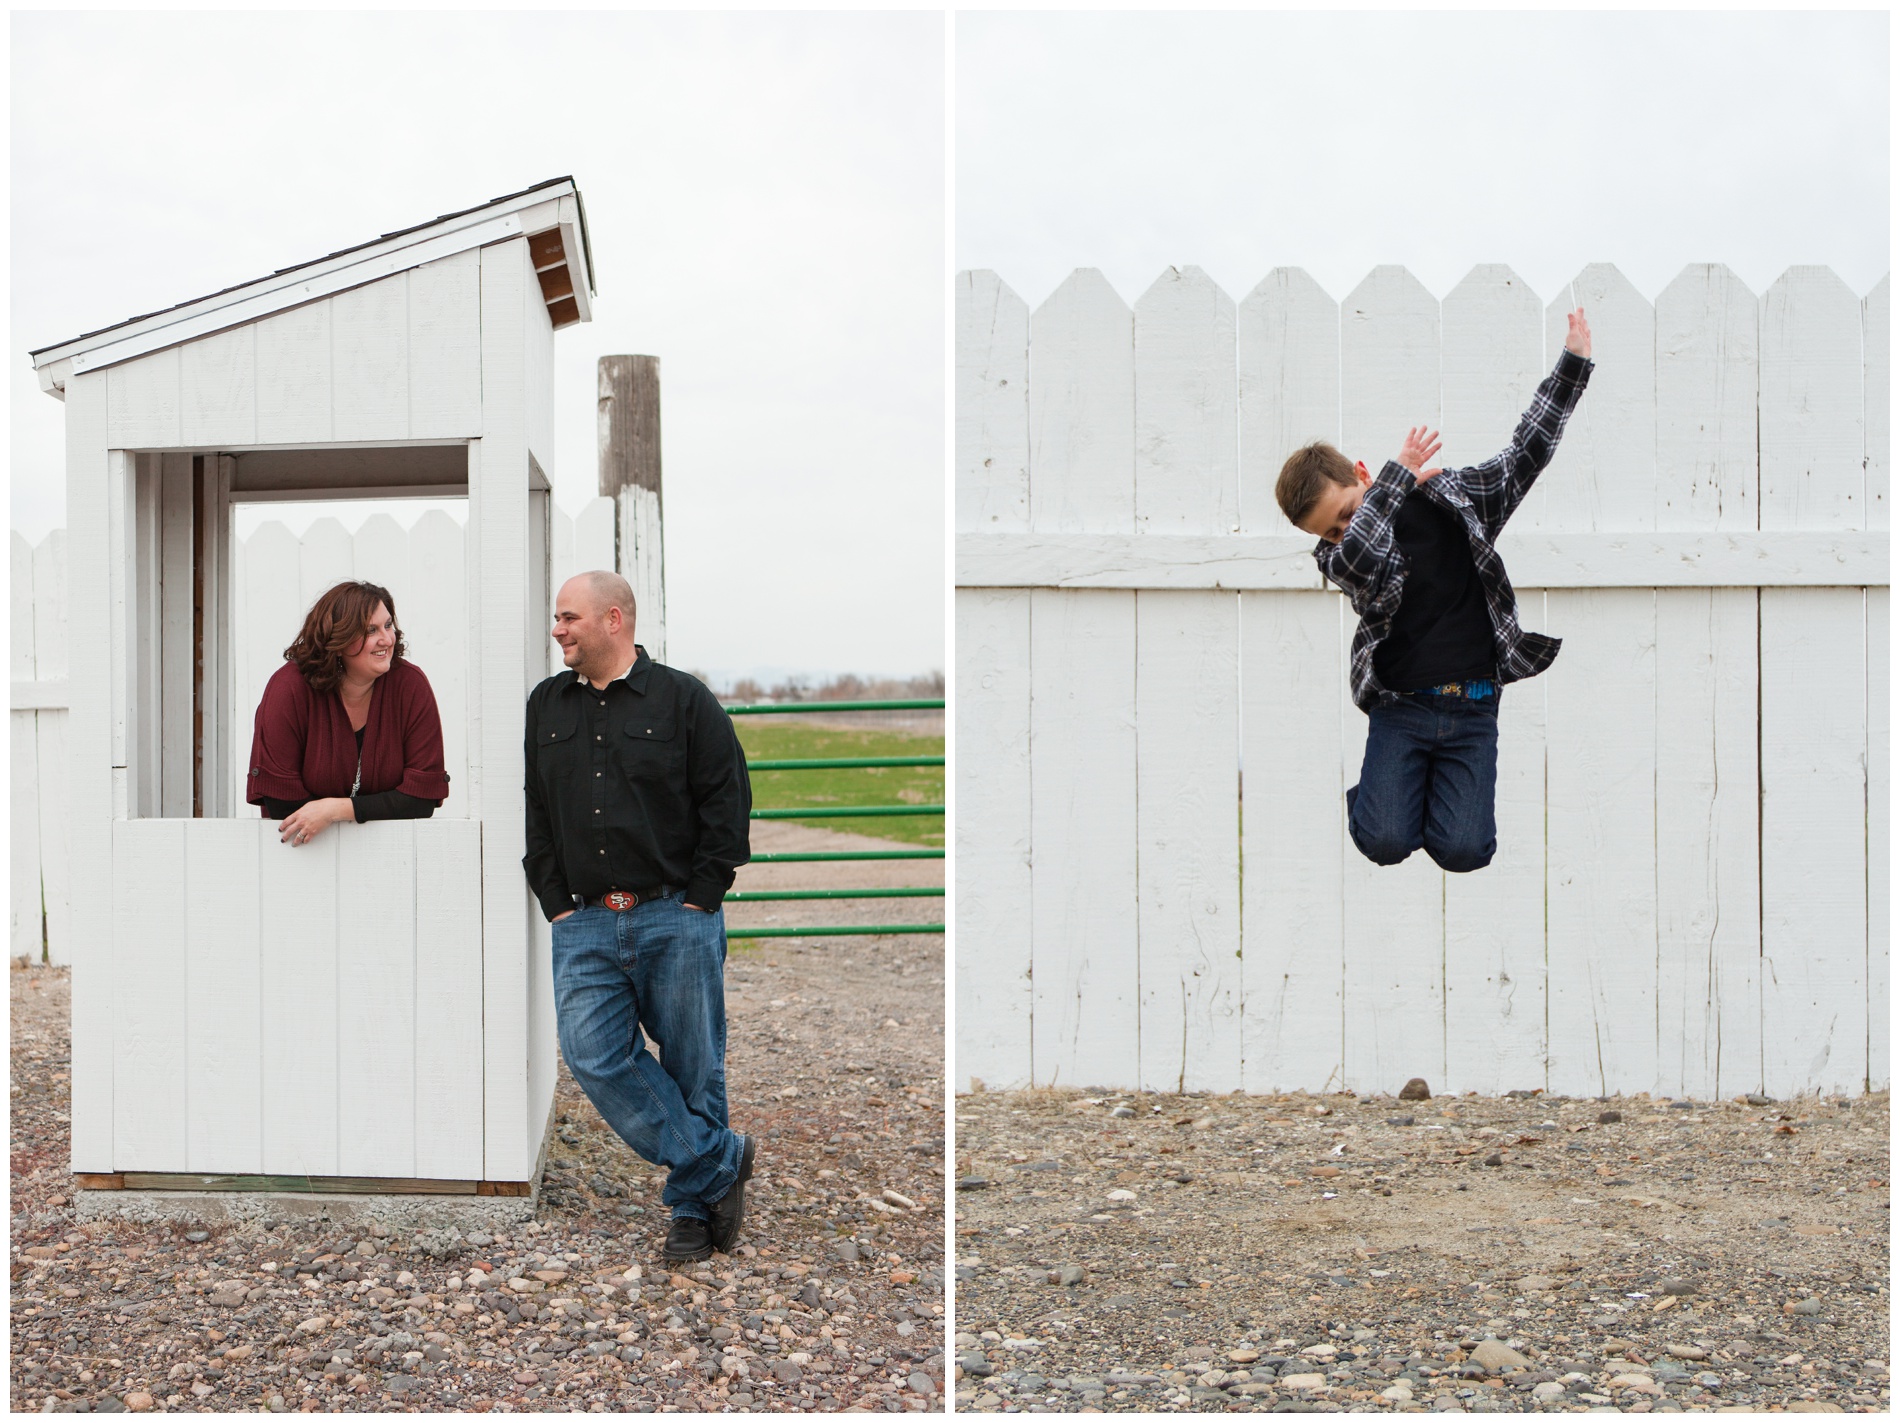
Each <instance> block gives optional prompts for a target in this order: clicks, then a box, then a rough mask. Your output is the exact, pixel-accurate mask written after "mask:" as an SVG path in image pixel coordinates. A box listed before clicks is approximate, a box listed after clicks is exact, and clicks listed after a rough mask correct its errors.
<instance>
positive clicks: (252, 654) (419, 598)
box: [9, 498, 614, 963]
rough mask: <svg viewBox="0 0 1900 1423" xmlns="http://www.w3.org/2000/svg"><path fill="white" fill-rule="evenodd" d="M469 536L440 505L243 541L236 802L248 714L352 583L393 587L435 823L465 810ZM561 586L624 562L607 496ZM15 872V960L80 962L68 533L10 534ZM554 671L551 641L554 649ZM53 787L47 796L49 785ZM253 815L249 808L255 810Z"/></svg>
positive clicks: (564, 567)
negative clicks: (415, 685) (403, 517)
mask: <svg viewBox="0 0 1900 1423" xmlns="http://www.w3.org/2000/svg"><path fill="white" fill-rule="evenodd" d="M463 532H464V526H463V525H462V524H461V523H460V522H458V521H457V520H456V519H454V518H452V517H451V516H450V515H448V514H447V513H444V512H443V511H441V510H439V509H437V510H431V511H429V512H428V513H425V514H423V515H422V516H421V517H420V518H418V519H416V520H415V522H414V523H413V524H412V525H411V526H410V527H408V528H404V527H403V526H402V525H400V524H398V523H397V522H396V520H395V519H393V518H391V517H390V516H389V515H388V514H373V515H371V516H370V517H369V518H368V519H366V520H364V521H363V523H362V525H361V526H360V527H359V528H358V529H357V530H356V531H355V532H354V533H353V534H352V533H351V532H350V530H348V529H347V528H345V527H344V526H343V524H342V523H341V522H339V521H338V520H337V519H334V518H320V519H317V520H315V521H313V522H312V523H311V524H310V525H309V527H308V528H306V529H305V530H304V532H303V534H302V536H301V537H299V536H298V535H296V534H293V533H292V532H291V531H290V529H289V528H287V527H286V526H285V525H284V524H282V523H280V522H278V521H276V520H270V521H267V522H265V523H263V524H261V525H259V526H258V527H257V529H255V530H254V531H253V532H252V533H251V535H250V536H249V537H248V538H243V539H239V540H237V542H236V546H235V549H234V557H233V559H232V580H233V583H234V586H235V587H236V589H237V595H236V600H235V608H234V626H233V628H232V639H231V645H232V651H233V663H234V670H233V678H232V681H233V687H234V701H233V711H234V712H235V718H236V719H235V720H234V721H233V723H232V725H233V726H234V728H236V736H235V742H236V745H237V746H238V748H239V750H238V757H237V764H236V765H235V767H234V776H233V785H232V787H231V803H232V804H233V805H240V806H241V805H243V804H244V784H243V782H244V772H245V769H246V767H248V765H249V764H250V756H249V752H250V738H251V728H252V715H253V713H254V712H255V710H256V707H257V703H258V699H259V698H260V697H261V696H262V695H263V690H264V683H265V682H266V681H267V680H269V678H270V675H271V673H273V672H274V671H276V670H277V668H278V667H279V666H281V665H282V663H283V658H284V649H285V648H286V647H287V646H289V644H290V642H291V640H292V639H293V638H295V637H296V635H297V629H298V628H299V627H300V626H302V623H303V616H304V614H305V612H307V611H308V610H309V608H310V605H311V604H312V603H314V602H315V601H316V599H317V597H318V595H319V594H321V593H322V592H323V591H324V590H325V589H328V588H330V587H332V586H333V585H335V584H336V583H338V582H340V581H342V580H343V579H346V578H362V579H367V580H369V581H370V582H372V583H379V584H381V585H382V586H384V587H385V588H388V589H389V591H390V593H391V595H392V596H393V597H394V598H395V599H396V604H397V615H398V619H399V621H400V622H401V624H402V629H403V636H404V639H405V640H406V642H407V645H408V652H409V657H410V660H411V661H413V662H414V663H415V664H416V665H417V666H418V667H420V668H421V669H422V670H423V671H424V672H425V673H427V674H428V678H429V682H430V684H431V686H433V687H434V689H435V695H436V701H437V703H438V705H439V706H440V708H441V711H442V740H443V751H444V756H445V760H446V762H447V769H448V772H449V798H448V799H447V800H446V801H445V802H444V803H443V805H442V807H441V808H440V809H439V810H437V811H436V816H437V818H453V817H459V816H461V815H463V814H464V812H463V811H462V810H461V808H460V807H459V806H458V803H457V798H456V794H455V792H456V787H457V786H458V785H459V784H463V783H464V777H463V771H464V768H465V767H466V765H467V748H466V737H467V720H466V718H465V716H464V715H463V709H464V703H465V699H466V695H467V686H466V677H467V666H468V646H467V640H466V636H465V629H466V628H467V625H468V624H467V617H466V613H465V606H464V605H465V603H466V586H465V583H464V579H463V564H462V556H463ZM549 542H550V549H549V558H550V566H551V569H552V574H553V578H552V586H553V587H556V588H558V587H559V586H560V584H561V582H562V581H563V580H564V579H566V578H567V577H569V576H570V575H571V574H573V573H575V572H577V571H579V570H581V569H587V568H612V567H613V566H614V504H613V501H612V500H611V499H605V498H597V499H593V500H591V501H589V502H588V503H587V504H585V505H583V506H582V507H581V509H580V510H579V511H578V512H577V513H575V514H574V515H572V516H571V517H570V516H569V515H568V514H567V513H565V512H564V511H562V510H561V509H559V508H556V509H554V510H553V511H552V519H551V527H550V529H549ZM12 549H13V563H12V575H13V587H12V595H13V622H12V634H13V649H12V659H13V660H12V702H11V705H12V735H13V747H12V775H13V802H12V809H13V819H12V837H13V838H12V863H11V882H10V887H11V891H12V893H11V901H10V902H11V921H10V924H9V935H10V939H9V942H10V945H11V948H10V952H11V953H12V954H13V955H15V956H18V955H22V954H24V955H26V956H27V957H28V958H30V959H32V960H33V961H35V962H38V961H39V960H40V957H41V953H42V949H43V950H44V952H45V955H46V957H47V958H48V959H49V960H50V961H51V962H53V963H67V962H70V960H71V938H70V933H71V931H70V928H69V921H68V917H67V906H68V904H69V902H70V900H69V896H70V894H71V893H72V885H73V875H72V871H71V868H70V867H69V866H68V864H67V855H66V833H65V819H64V797H63V795H62V794H61V793H60V791H59V789H58V788H59V787H61V786H63V785H64V779H63V776H64V770H63V758H64V747H65V727H66V683H65V677H66V666H67V628H66V615H65V607H66V533H65V531H64V530H63V529H56V530H54V531H53V532H52V533H50V534H48V535H47V536H46V537H45V538H44V539H42V540H41V541H40V542H39V544H37V545H31V544H29V543H28V542H27V541H26V540H25V539H24V538H22V537H21V536H20V535H19V534H18V533H17V532H16V533H15V534H14V535H13V545H12ZM548 647H549V652H550V664H549V665H550V670H552V669H553V668H554V667H556V666H558V663H556V662H555V661H554V660H553V650H554V645H553V642H552V640H550V641H549V643H548ZM48 787H52V788H54V789H53V790H52V791H51V793H47V790H46V788H48ZM249 813H250V812H249V811H248V810H247V812H246V814H249Z"/></svg>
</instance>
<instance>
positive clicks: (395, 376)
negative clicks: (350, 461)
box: [330, 272, 409, 440]
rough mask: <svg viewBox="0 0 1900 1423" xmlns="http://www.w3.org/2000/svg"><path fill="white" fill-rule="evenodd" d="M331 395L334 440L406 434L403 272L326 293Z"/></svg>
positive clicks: (406, 293)
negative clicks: (328, 313)
mask: <svg viewBox="0 0 1900 1423" xmlns="http://www.w3.org/2000/svg"><path fill="white" fill-rule="evenodd" d="M330 359H331V368H332V370H333V371H334V375H333V376H332V382H331V391H330V400H331V408H332V410H333V412H334V413H333V419H334V420H335V422H336V423H335V434H334V438H335V439H338V440H406V439H408V438H409V279H408V276H407V274H406V273H400V272H399V273H397V274H396V275H395V276H393V277H385V278H384V279H383V280H382V281H380V282H371V283H369V285H367V286H361V287H357V288H355V289H354V290H352V291H346V292H338V293H337V294H336V295H335V296H333V297H331V298H330Z"/></svg>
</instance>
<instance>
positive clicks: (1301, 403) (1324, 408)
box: [1235, 267, 1339, 534]
mask: <svg viewBox="0 0 1900 1423" xmlns="http://www.w3.org/2000/svg"><path fill="white" fill-rule="evenodd" d="M1235 347H1236V360H1237V371H1236V382H1235V385H1236V399H1237V401H1238V405H1239V418H1238V442H1239V456H1238V461H1239V469H1240V477H1239V491H1240V492H1239V498H1240V526H1241V529H1242V531H1243V532H1246V533H1250V534H1283V533H1285V532H1287V529H1288V525H1287V522H1286V519H1285V516H1284V515H1282V514H1281V512H1280V506H1279V504H1278V503H1277V502H1276V501H1275V499H1274V494H1273V488H1274V484H1275V482H1276V481H1277V480H1278V479H1279V477H1280V467H1281V466H1282V465H1284V464H1285V463H1286V460H1287V456H1289V455H1291V454H1292V453H1293V452H1294V451H1295V450H1297V449H1299V448H1300V447H1301V446H1302V445H1309V444H1311V443H1312V442H1313V441H1315V440H1325V441H1326V442H1327V443H1328V444H1335V445H1336V444H1338V442H1339V303H1338V302H1336V301H1334V300H1333V299H1332V298H1331V297H1330V296H1328V295H1326V293H1325V292H1324V291H1322V290H1321V289H1320V286H1319V283H1317V282H1315V281H1314V280H1313V279H1312V278H1311V277H1309V276H1307V274H1306V273H1305V272H1303V271H1301V270H1300V269H1299V268H1298V267H1276V268H1274V269H1273V270H1272V271H1271V272H1269V273H1267V275H1266V277H1265V278H1264V279H1263V280H1262V281H1261V283H1260V285H1258V286H1257V287H1255V288H1254V289H1253V290H1252V291H1251V292H1249V293H1248V294H1247V297H1246V300H1244V301H1242V302H1241V303H1240V311H1239V314H1238V332H1237V336H1236V341H1235Z"/></svg>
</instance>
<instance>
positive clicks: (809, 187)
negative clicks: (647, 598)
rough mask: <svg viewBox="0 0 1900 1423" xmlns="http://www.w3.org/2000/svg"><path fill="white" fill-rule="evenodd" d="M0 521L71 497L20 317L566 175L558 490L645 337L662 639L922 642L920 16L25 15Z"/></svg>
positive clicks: (198, 285)
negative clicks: (5, 482) (598, 393)
mask: <svg viewBox="0 0 1900 1423" xmlns="http://www.w3.org/2000/svg"><path fill="white" fill-rule="evenodd" d="M12 85H13V93H12V119H13V151H12V158H13V186H12V198H13V223H12V242H13V267H12V331H11V334H12V341H13V362H12V368H13V372H14V374H13V379H12V381H11V384H10V393H11V395H12V406H13V422H12V449H11V453H12V458H13V489H12V523H13V527H14V528H16V529H18V530H20V531H21V532H22V533H24V534H26V535H27V536H28V537H29V538H33V539H37V538H39V537H40V536H42V535H43V534H44V533H45V532H46V531H47V530H48V529H50V528H53V527H56V526H58V525H61V524H63V523H64V521H65V505H64V491H63V488H62V470H63V463H62V460H63V456H62V453H61V452H62V450H63V429H62V420H61V412H62V409H63V407H62V406H61V405H60V404H59V403H58V402H57V401H55V400H53V399H52V398H50V397H48V396H46V395H42V394H41V393H40V392H39V390H38V386H37V383H36V381H35V379H34V376H33V374H32V369H31V363H30V361H29V360H28V358H27V354H26V353H27V351H29V350H30V349H32V348H34V347H39V346H44V345H48V344H50V343H52V342H55V341H58V340H62V339H65V338H67V337H71V336H75V335H78V334H79V333H81V332H84V331H89V330H92V329H94V328H96V327H100V326H105V325H109V324H112V323H114V322H117V321H121V320H124V319H125V318H127V317H130V316H134V315H138V314H141V313H144V312H147V311H151V310H154V309H156V308H159V307H164V306H169V305H172V304H174V303H176V302H179V301H183V300H186V299H189V298H193V297H197V296H202V295H205V294H206V293H209V292H212V291H215V290H217V289H219V288H221V287H225V286H229V285H232V284H233V283H236V282H240V281H245V280H248V279H250V278H253V277H258V276H263V275H265V274H267V273H269V272H270V271H272V270H273V269H275V268H278V267H284V266H288V265H291V264H293V263H297V262H301V261H305V260H308V259H310V258H314V257H319V256H321V255H323V254H324V253H326V252H330V251H333V250H335V249H337V248H340V247H346V246H351V245H354V244H356V243H359V242H362V241H366V240H368V239H370V238H373V237H375V236H376V235H378V234H379V233H383V232H387V231H391V230H393V229H396V228H401V227H408V226H411V225H412V224H415V223H418V222H423V221H427V220H428V219H430V218H432V217H434V216H436V215H437V214H440V213H446V212H452V211H455V210H457V209H460V208H466V207H470V206H473V205H475V204H478V203H481V202H484V201H486V200H488V199H489V198H492V197H496V196H499V195H500V194H503V193H508V192H513V191H516V190H518V189H521V188H525V187H527V186H528V185H530V184H531V183H534V182H538V181H540V180H541V179H544V178H552V177H557V176H560V175H562V174H570V173H571V174H573V175H574V177H575V180H576V181H577V183H578V184H579V186H580V189H581V193H582V196H583V198H584V200H585V201H586V204H587V215H588V222H589V226H590V229H591V235H592V240H593V252H594V258H595V269H596V280H597V283H598V287H599V295H598V297H597V299H596V304H595V308H594V311H595V320H594V322H593V324H591V325H587V326H580V327H574V328H570V329H569V330H566V331H563V332H561V333H560V335H559V336H558V337H557V338H556V343H555V344H556V349H557V352H558V368H557V374H556V390H555V406H556V418H557V434H556V442H557V466H556V469H555V470H554V472H553V478H554V484H555V493H556V499H557V500H558V502H559V503H560V504H561V505H562V506H563V507H564V508H567V509H569V510H572V509H574V508H576V507H578V505H579V504H580V503H581V502H582V501H583V500H585V499H587V498H589V497H591V496H592V495H593V494H594V492H595V445H594V440H595V434H594V362H595V358H596V357H597V356H600V355H603V354H610V353H615V352H640V353H645V354H652V355H657V356H659V357H660V358H661V374H662V395H663V408H662V417H661V418H662V429H663V436H664V441H665V448H664V456H665V480H666V518H667V527H666V562H667V616H668V623H669V628H668V640H669V649H668V651H669V658H670V660H672V661H674V662H677V663H679V664H680V665H682V666H690V667H698V668H703V669H707V670H724V671H727V672H731V673H737V672H743V671H748V670H761V669H763V670H770V669H782V670H804V671H809V672H818V673H822V672H826V671H846V670H853V671H859V672H881V673H893V674H908V673H913V672H925V671H929V670H931V669H934V668H940V667H942V666H943V665H944V646H943V625H944V619H943V608H944V594H943V584H944V562H943V469H944V457H943V389H944V377H943V301H944V298H943V292H944V280H945V276H944V263H945V253H944V250H943V246H944V243H943V234H944V196H943V194H944V171H943V153H944V133H943V112H944V95H943V19H942V17H941V16H940V15H936V14H928V13H910V14H903V13H899V14H843V15H799V14H768V15H757V14H755V15H743V16H710V15H690V14H652V13H648V14H610V13H584V14H535V15H532V16H526V15H512V14H499V13H486V14H469V13H459V14H458V13H452V12H441V13H434V14H402V15H398V14H353V13H344V12H334V13H325V14H283V13H275V14H272V13H264V14H243V13H199V14H191V15H153V14H123V13H121V14H47V13H40V14H16V15H14V16H13V17H12Z"/></svg>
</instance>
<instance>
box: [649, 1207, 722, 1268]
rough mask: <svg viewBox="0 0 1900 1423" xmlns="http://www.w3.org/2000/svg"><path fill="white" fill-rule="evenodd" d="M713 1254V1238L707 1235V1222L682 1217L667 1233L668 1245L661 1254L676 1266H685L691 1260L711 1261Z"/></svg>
mask: <svg viewBox="0 0 1900 1423" xmlns="http://www.w3.org/2000/svg"><path fill="white" fill-rule="evenodd" d="M712 1252H713V1248H712V1238H711V1236H710V1235H709V1234H708V1233H707V1229H706V1222H705V1221H703V1220H695V1219H693V1218H692V1217H691V1216H680V1217H679V1218H678V1219H677V1220H675V1221H674V1222H673V1226H672V1229H670V1230H668V1231H667V1232H666V1245H665V1246H664V1247H663V1249H662V1250H661V1254H663V1255H665V1256H666V1258H667V1259H668V1260H670V1261H673V1262H674V1263H675V1264H684V1263H685V1262H687V1261H689V1260H710V1259H712Z"/></svg>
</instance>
